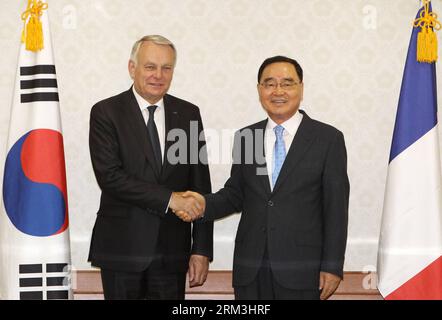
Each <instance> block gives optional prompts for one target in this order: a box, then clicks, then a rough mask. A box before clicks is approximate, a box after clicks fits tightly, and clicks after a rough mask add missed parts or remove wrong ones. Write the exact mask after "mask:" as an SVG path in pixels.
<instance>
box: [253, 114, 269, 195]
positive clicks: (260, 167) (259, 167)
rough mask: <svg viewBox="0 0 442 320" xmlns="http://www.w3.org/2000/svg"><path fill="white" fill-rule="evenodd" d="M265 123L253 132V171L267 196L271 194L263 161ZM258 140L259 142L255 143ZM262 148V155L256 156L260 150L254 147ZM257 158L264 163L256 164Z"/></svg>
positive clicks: (264, 156) (261, 123)
mask: <svg viewBox="0 0 442 320" xmlns="http://www.w3.org/2000/svg"><path fill="white" fill-rule="evenodd" d="M267 122H268V120H264V121H262V122H260V123H259V124H258V126H257V128H256V129H255V130H254V134H253V135H254V144H255V146H254V148H253V150H254V153H255V154H254V157H255V161H254V170H255V173H256V177H257V179H258V180H259V181H260V183H261V185H262V187H263V188H264V191H265V193H266V194H267V195H269V194H270V193H271V190H270V182H269V174H268V171H267V163H266V161H265V158H266V155H265V145H264V144H265V140H264V138H265V129H266V126H267ZM258 139H259V141H257V140H258ZM258 145H259V146H262V147H261V150H262V154H260V155H258V154H256V153H257V152H259V151H260V150H256V146H258ZM257 156H259V157H260V158H261V159H264V163H263V164H258V163H257V159H256V157H257Z"/></svg>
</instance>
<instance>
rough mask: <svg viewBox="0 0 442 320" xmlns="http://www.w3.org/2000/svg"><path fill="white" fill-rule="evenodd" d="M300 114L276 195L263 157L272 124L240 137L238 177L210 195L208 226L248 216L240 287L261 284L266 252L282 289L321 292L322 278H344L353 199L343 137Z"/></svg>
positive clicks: (238, 245)
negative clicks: (231, 216) (350, 199)
mask: <svg viewBox="0 0 442 320" xmlns="http://www.w3.org/2000/svg"><path fill="white" fill-rule="evenodd" d="M301 112H302V113H303V120H302V122H301V124H300V126H299V129H298V131H297V133H296V135H295V137H294V139H293V142H292V145H291V147H290V149H289V151H288V152H287V156H286V159H285V161H284V164H283V167H282V169H281V172H280V175H279V177H278V180H277V181H276V184H275V187H274V189H273V192H271V189H270V184H269V178H268V175H267V169H266V164H265V157H264V154H263V152H264V135H263V132H264V130H265V128H266V125H267V120H265V121H261V122H259V123H256V124H254V125H251V126H249V127H247V128H244V129H241V130H240V131H239V132H238V133H237V134H236V137H235V143H234V152H233V154H234V162H233V165H232V170H231V176H230V178H229V179H228V180H227V182H226V184H225V186H224V188H223V189H221V190H220V191H218V192H217V193H215V194H212V195H206V201H207V206H206V212H205V215H204V219H203V220H202V221H207V220H213V219H217V218H221V217H224V216H226V215H228V214H231V213H233V212H242V215H241V220H240V222H239V226H238V231H237V234H236V239H235V253H234V261H233V285H234V286H242V285H247V284H249V283H250V282H251V281H252V280H253V279H254V278H255V276H256V275H257V272H258V269H259V267H260V266H261V261H262V257H263V254H264V249H265V246H267V248H268V256H269V260H270V263H271V267H272V272H273V275H274V277H275V279H276V280H277V281H278V283H279V284H281V285H283V286H286V287H288V288H292V289H299V290H302V289H317V288H318V287H319V272H320V271H326V272H330V273H333V274H336V275H339V276H341V277H342V274H343V263H344V254H345V247H346V240H347V219H348V218H347V216H348V197H349V182H348V177H347V160H346V157H347V156H346V149H345V143H344V137H343V135H342V133H341V132H340V131H338V130H337V129H335V128H333V127H331V126H329V125H326V124H323V123H320V122H318V121H315V120H312V119H311V118H309V117H308V116H307V114H305V112H303V111H301ZM252 155H253V156H252ZM262 160H264V162H263V161H262Z"/></svg>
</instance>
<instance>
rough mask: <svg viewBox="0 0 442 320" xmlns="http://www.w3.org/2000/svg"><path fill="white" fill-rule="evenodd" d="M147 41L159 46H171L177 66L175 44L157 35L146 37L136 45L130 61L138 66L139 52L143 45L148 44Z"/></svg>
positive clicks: (174, 62)
mask: <svg viewBox="0 0 442 320" xmlns="http://www.w3.org/2000/svg"><path fill="white" fill-rule="evenodd" d="M146 41H151V42H153V43H155V44H158V45H165V46H170V47H171V48H172V50H173V52H174V58H173V64H174V65H175V64H176V56H177V52H176V48H175V46H174V44H173V43H172V41H170V40H169V39H167V38H165V37H163V36H160V35H156V34H154V35H148V36H144V37H142V38H141V39H139V40H137V41H136V42H135V43H134V45H133V47H132V51H131V53H130V60H131V61H133V62H134V63H135V64H137V62H138V61H137V60H138V51H139V50H140V47H141V45H142V44H143V42H146Z"/></svg>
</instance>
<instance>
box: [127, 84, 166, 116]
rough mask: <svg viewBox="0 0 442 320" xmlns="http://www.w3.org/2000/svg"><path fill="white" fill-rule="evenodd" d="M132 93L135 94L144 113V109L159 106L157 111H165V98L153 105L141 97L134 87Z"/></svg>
mask: <svg viewBox="0 0 442 320" xmlns="http://www.w3.org/2000/svg"><path fill="white" fill-rule="evenodd" d="M132 92H133V93H134V96H135V99H136V100H137V102H138V106H139V107H140V109H141V111H143V110H144V109H146V108H147V107H149V106H153V105H155V106H157V107H158V108H157V109H156V110H160V109H164V100H163V98H161V100H160V101H158V102H157V103H155V104H151V103H150V102H149V101H146V100H145V99H144V98H143V97H142V96H140V95H139V94H138V92H137V90H135V87H133V86H132Z"/></svg>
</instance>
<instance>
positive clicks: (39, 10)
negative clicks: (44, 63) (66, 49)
mask: <svg viewBox="0 0 442 320" xmlns="http://www.w3.org/2000/svg"><path fill="white" fill-rule="evenodd" d="M47 8H48V4H47V3H43V2H42V1H41V0H28V7H27V8H26V11H25V12H23V14H22V15H21V19H22V20H23V22H24V26H23V32H22V36H21V41H22V43H26V50H29V51H33V52H37V51H39V50H42V49H43V48H44V43H43V27H42V25H41V21H40V17H41V16H42V15H43V10H46V9H47Z"/></svg>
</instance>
